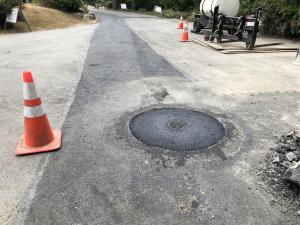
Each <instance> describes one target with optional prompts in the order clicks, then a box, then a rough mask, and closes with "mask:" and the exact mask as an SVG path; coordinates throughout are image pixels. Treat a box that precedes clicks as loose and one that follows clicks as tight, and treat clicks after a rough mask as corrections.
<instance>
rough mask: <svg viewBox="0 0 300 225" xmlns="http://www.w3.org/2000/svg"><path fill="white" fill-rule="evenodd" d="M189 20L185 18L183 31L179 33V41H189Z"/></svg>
mask: <svg viewBox="0 0 300 225" xmlns="http://www.w3.org/2000/svg"><path fill="white" fill-rule="evenodd" d="M188 24H189V21H188V20H186V26H185V27H184V29H183V33H182V35H181V40H180V41H181V42H190V40H189V27H188Z"/></svg>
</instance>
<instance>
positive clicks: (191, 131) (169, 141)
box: [129, 108, 225, 152]
mask: <svg viewBox="0 0 300 225" xmlns="http://www.w3.org/2000/svg"><path fill="white" fill-rule="evenodd" d="M129 129H130V132H131V133H132V135H133V136H134V137H135V138H136V139H137V140H139V141H141V142H143V143H145V144H147V145H150V146H155V147H159V148H163V149H168V150H172V151H178V152H184V151H194V150H201V149H205V148H207V147H209V146H211V145H214V144H216V143H218V142H219V141H220V140H221V139H222V138H223V137H224V135H225V128H224V126H223V125H222V123H220V122H219V121H218V120H217V119H215V118H213V117H211V116H209V115H207V114H205V113H202V112H198V111H194V110H191V109H184V108H154V109H150V110H148V111H145V112H142V113H140V114H138V115H136V116H134V117H133V118H132V119H131V120H130V123H129Z"/></svg>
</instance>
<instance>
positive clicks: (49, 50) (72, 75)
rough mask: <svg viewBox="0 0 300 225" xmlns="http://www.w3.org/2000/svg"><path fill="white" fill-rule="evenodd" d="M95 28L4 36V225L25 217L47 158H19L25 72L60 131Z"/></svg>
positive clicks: (0, 152)
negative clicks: (17, 155)
mask: <svg viewBox="0 0 300 225" xmlns="http://www.w3.org/2000/svg"><path fill="white" fill-rule="evenodd" d="M96 26H97V25H89V26H82V27H77V28H69V29H61V30H52V31H42V32H34V33H26V34H14V35H4V36H0V49H1V50H0V55H1V60H0V75H1V82H0V90H1V91H0V104H1V108H0V136H1V139H0V202H1V204H0V224H3V225H6V224H11V223H12V220H13V218H14V215H15V214H16V213H17V212H19V213H26V199H28V198H30V196H31V195H32V192H33V191H34V186H35V184H36V183H37V182H38V180H39V175H41V173H42V170H43V164H44V163H45V162H46V161H47V155H46V154H44V155H43V154H39V155H33V156H30V157H15V153H14V151H15V147H16V143H17V142H18V140H19V139H20V137H21V135H22V130H23V96H22V76H21V75H22V71H23V70H31V71H32V72H33V75H34V78H35V81H36V85H37V89H38V93H39V95H40V96H41V98H42V100H43V106H44V108H45V110H46V113H47V114H48V116H49V119H50V122H51V123H52V125H53V127H55V128H61V126H62V124H63V122H64V119H65V117H66V114H67V112H68V109H69V106H70V104H71V103H72V101H73V99H74V92H75V89H76V86H77V82H78V79H79V78H80V75H81V70H82V65H83V63H84V60H85V57H86V53H87V49H88V47H89V41H90V39H91V37H92V35H93V33H94V30H95V28H96ZM24 207H25V208H24ZM16 224H19V223H16Z"/></svg>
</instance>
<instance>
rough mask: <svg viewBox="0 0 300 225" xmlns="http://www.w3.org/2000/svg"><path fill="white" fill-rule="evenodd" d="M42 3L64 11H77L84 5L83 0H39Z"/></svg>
mask: <svg viewBox="0 0 300 225" xmlns="http://www.w3.org/2000/svg"><path fill="white" fill-rule="evenodd" d="M38 1H39V3H40V4H41V5H45V6H49V7H53V8H56V9H59V10H62V11H68V12H77V11H79V8H80V7H82V6H83V1H82V0H38Z"/></svg>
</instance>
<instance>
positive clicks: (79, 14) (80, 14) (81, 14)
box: [75, 13, 84, 19]
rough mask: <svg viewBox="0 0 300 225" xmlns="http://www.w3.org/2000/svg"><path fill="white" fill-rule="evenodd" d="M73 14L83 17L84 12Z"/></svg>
mask: <svg viewBox="0 0 300 225" xmlns="http://www.w3.org/2000/svg"><path fill="white" fill-rule="evenodd" d="M75 16H77V17H78V18H81V19H83V17H84V14H83V13H75Z"/></svg>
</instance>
